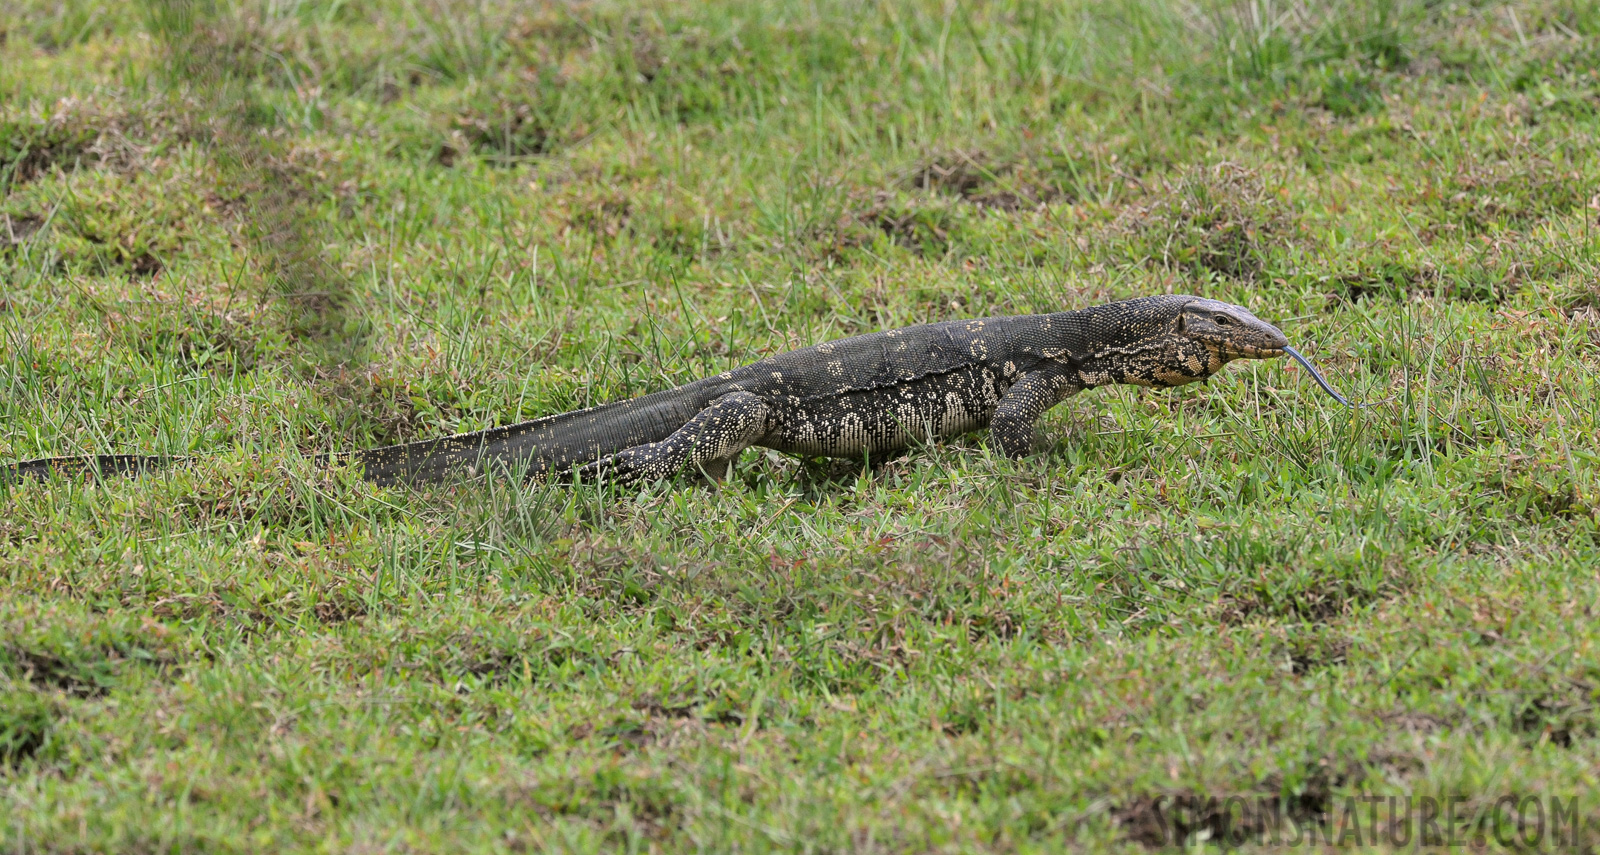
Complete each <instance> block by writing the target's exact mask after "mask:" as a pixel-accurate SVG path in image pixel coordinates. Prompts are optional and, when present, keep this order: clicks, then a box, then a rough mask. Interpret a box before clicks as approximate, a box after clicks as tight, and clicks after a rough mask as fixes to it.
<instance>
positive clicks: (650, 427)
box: [0, 389, 700, 485]
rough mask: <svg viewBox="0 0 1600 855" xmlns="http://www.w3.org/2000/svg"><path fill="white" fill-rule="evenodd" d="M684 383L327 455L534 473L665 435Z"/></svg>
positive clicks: (448, 471)
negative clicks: (575, 407)
mask: <svg viewBox="0 0 1600 855" xmlns="http://www.w3.org/2000/svg"><path fill="white" fill-rule="evenodd" d="M695 404H696V401H695V400H694V398H693V397H692V396H691V395H685V394H684V393H683V390H681V389H668V390H666V391H663V392H657V393H655V394H653V395H646V396H644V397H642V398H634V399H632V400H628V401H617V402H615V403H610V404H602V405H601V406H598V407H590V408H589V409H586V410H575V411H573V412H570V413H561V414H559V415H553V416H546V417H544V418H542V419H534V420H533V421H531V422H523V423H522V424H516V425H508V426H506V427H497V428H490V429H489V430H483V431H477V432H475V433H463V434H456V435H454V436H446V437H441V438H439V439H430V440H424V441H422V442H413V443H410V444H407V445H390V446H385V447H383V448H373V449H368V450H366V451H347V452H341V453H337V454H330V455H328V456H327V457H325V458H323V462H324V463H330V464H333V463H356V464H359V465H360V466H361V467H362V473H363V475H364V476H365V477H366V479H367V480H368V481H372V482H374V483H377V484H380V485H389V484H397V483H401V482H409V483H427V482H433V481H443V480H446V479H447V478H449V477H451V476H452V475H453V474H454V473H458V472H466V473H467V474H472V473H474V472H477V471H481V470H482V468H483V467H484V466H486V465H491V464H492V465H496V466H499V467H502V468H506V469H513V470H523V469H525V470H526V472H527V473H528V474H529V475H548V474H559V473H564V472H567V471H568V470H570V469H572V468H573V467H574V466H581V465H583V464H586V463H591V462H593V461H595V460H598V459H600V458H603V457H608V456H610V455H612V454H615V453H617V452H619V451H622V450H623V449H625V448H632V447H633V446H635V445H644V444H645V443H650V442H659V441H660V440H663V439H666V438H667V437H668V436H671V435H672V432H673V431H675V430H677V429H678V428H680V427H683V426H684V425H685V424H687V423H688V421H689V420H690V419H692V418H694V416H695V414H696V413H698V412H699V409H700V408H699V407H697V406H695ZM194 460H195V458H194V457H166V456H159V455H138V454H102V455H80V456H76V457H46V458H40V459H38V460H25V461H22V462H20V463H14V464H11V465H9V466H5V467H4V468H0V482H4V483H10V482H16V481H19V480H21V479H22V478H25V477H30V476H31V477H37V478H47V477H49V476H50V475H51V474H53V473H60V474H62V475H66V476H78V475H90V476H101V477H104V476H108V475H131V474H135V473H138V472H144V471H147V470H153V469H162V468H165V467H168V466H173V465H177V464H181V463H188V462H193V461H194Z"/></svg>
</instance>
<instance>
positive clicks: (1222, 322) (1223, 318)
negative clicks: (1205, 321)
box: [1211, 315, 1233, 327]
mask: <svg viewBox="0 0 1600 855" xmlns="http://www.w3.org/2000/svg"><path fill="white" fill-rule="evenodd" d="M1211 320H1213V321H1215V322H1216V324H1217V326H1219V327H1225V326H1227V325H1228V324H1231V323H1233V318H1230V317H1228V316H1227V315H1217V316H1216V317H1213V318H1212V319H1211Z"/></svg>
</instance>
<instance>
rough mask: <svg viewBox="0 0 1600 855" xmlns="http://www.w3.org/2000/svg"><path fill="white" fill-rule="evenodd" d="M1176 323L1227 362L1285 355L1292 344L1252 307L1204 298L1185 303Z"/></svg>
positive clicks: (1186, 333)
mask: <svg viewBox="0 0 1600 855" xmlns="http://www.w3.org/2000/svg"><path fill="white" fill-rule="evenodd" d="M1173 324H1174V325H1175V326H1176V330H1175V331H1176V332H1177V333H1178V334H1179V335H1181V336H1183V337H1184V338H1187V339H1189V340H1191V341H1194V342H1196V343H1198V344H1201V345H1204V346H1205V348H1206V349H1207V350H1209V351H1211V353H1212V355H1213V356H1215V357H1216V358H1217V359H1219V360H1220V361H1222V362H1224V363H1225V362H1228V361H1230V360H1234V359H1272V358H1274V357H1278V356H1282V355H1283V354H1284V348H1286V347H1288V346H1289V339H1287V338H1286V337H1284V335H1283V331H1282V330H1280V329H1278V328H1277V327H1275V326H1273V325H1272V324H1269V323H1267V322H1266V321H1263V320H1261V319H1260V318H1258V317H1256V316H1255V315H1252V314H1251V313H1250V310H1249V309H1246V308H1244V307H1243V306H1235V305H1233V304H1231V303H1222V302H1218V301H1216V300H1207V299H1204V298H1201V297H1196V298H1194V299H1192V300H1190V301H1189V302H1187V303H1185V304H1184V305H1183V308H1182V310H1181V311H1179V312H1178V317H1177V318H1176V319H1175V320H1174V321H1173ZM1219 367H1220V366H1219Z"/></svg>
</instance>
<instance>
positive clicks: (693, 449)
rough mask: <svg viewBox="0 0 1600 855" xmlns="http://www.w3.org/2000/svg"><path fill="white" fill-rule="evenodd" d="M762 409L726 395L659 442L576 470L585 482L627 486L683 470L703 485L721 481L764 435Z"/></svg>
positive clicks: (748, 396)
mask: <svg viewBox="0 0 1600 855" xmlns="http://www.w3.org/2000/svg"><path fill="white" fill-rule="evenodd" d="M769 412H770V410H769V409H768V407H767V403H766V402H765V401H763V400H761V398H760V397H759V396H757V395H755V394H752V393H750V392H729V393H728V394H726V395H723V396H722V397H720V398H717V399H716V400H715V401H712V402H711V404H710V405H709V406H707V407H706V408H705V409H703V410H701V411H700V412H699V413H697V414H696V415H695V417H694V418H692V419H690V420H689V421H688V422H687V423H686V424H684V426H683V427H681V428H678V429H677V430H676V431H674V432H673V433H672V435H671V436H668V437H667V438H666V439H663V440H661V441H660V442H651V443H646V444H644V445H636V446H634V447H632V448H625V449H623V450H622V451H619V452H617V453H616V454H613V455H611V456H609V457H605V458H602V459H600V460H596V461H595V462H593V463H590V464H589V465H587V466H584V467H581V468H580V469H578V477H579V478H580V479H582V480H585V481H597V480H598V481H608V482H611V483H614V484H632V483H635V482H638V481H655V480H660V479H662V478H671V477H672V476H674V475H676V474H678V473H679V472H681V471H683V470H684V469H692V470H698V471H699V472H700V473H702V474H703V475H704V476H705V477H706V478H707V479H708V480H711V481H720V480H722V478H724V477H726V476H727V472H728V468H729V463H730V462H731V461H732V460H733V459H734V458H735V457H737V456H738V455H739V452H741V451H743V450H744V449H746V448H748V447H749V446H751V445H752V444H754V443H755V442H757V441H758V440H760V439H761V437H762V436H764V435H765V434H766V433H767V415H768V413H769Z"/></svg>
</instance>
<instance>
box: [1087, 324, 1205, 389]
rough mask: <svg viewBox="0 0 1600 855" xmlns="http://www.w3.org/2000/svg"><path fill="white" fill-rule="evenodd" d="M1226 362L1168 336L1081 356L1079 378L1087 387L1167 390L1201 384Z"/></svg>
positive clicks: (1201, 347) (1187, 340) (1198, 346)
mask: <svg viewBox="0 0 1600 855" xmlns="http://www.w3.org/2000/svg"><path fill="white" fill-rule="evenodd" d="M1227 362H1228V360H1227V359H1226V358H1225V357H1223V355H1222V354H1221V352H1220V351H1218V350H1217V349H1215V348H1212V347H1208V346H1206V345H1204V344H1201V343H1199V342H1196V341H1194V340H1192V339H1190V338H1188V337H1186V336H1182V335H1178V334H1176V333H1168V334H1165V335H1159V336H1153V337H1150V338H1146V339H1142V340H1140V341H1136V342H1134V343H1132V344H1126V345H1117V346H1112V347H1105V348H1101V349H1099V350H1096V351H1094V352H1092V353H1089V354H1087V355H1084V356H1082V357H1080V358H1079V361H1078V376H1079V378H1080V379H1081V380H1082V381H1083V385H1085V386H1088V387H1094V386H1105V385H1109V384H1112V383H1129V384H1132V385H1135V386H1155V387H1158V388H1167V387H1171V386H1182V385H1184V384H1185V383H1193V382H1195V381H1197V380H1204V379H1206V378H1207V377H1210V376H1211V375H1212V374H1215V373H1217V372H1218V371H1221V370H1222V366H1224V365H1226V364H1227Z"/></svg>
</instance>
